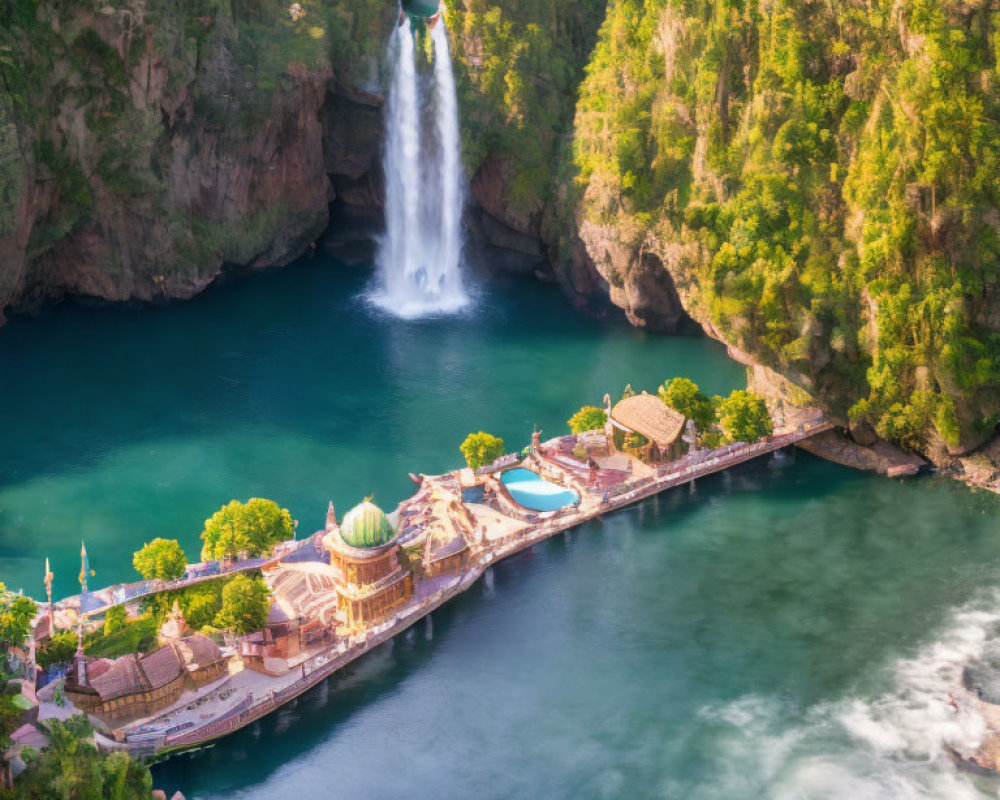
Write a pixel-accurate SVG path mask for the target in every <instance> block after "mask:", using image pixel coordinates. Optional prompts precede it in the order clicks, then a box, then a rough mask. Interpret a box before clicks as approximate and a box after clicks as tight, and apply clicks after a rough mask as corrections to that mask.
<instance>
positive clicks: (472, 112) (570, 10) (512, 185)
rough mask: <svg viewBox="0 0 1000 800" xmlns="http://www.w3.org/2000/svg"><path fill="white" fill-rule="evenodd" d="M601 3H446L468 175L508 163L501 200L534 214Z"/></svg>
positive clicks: (544, 194) (567, 122) (550, 175)
mask: <svg viewBox="0 0 1000 800" xmlns="http://www.w3.org/2000/svg"><path fill="white" fill-rule="evenodd" d="M605 4H606V0H446V5H447V7H448V20H449V24H450V25H451V29H452V34H453V37H454V40H455V44H454V49H455V56H456V58H457V60H458V61H459V62H460V63H461V65H462V69H461V70H460V71H459V76H458V77H459V81H460V83H459V91H460V101H461V104H462V134H463V142H462V144H463V154H464V156H465V160H466V163H467V164H469V165H470V168H471V171H473V172H474V171H475V170H476V169H477V168H478V167H479V166H480V165H481V164H482V163H483V161H484V160H485V159H486V158H487V156H492V157H494V158H497V159H500V160H509V164H510V169H511V172H512V174H511V176H510V179H509V181H508V183H507V186H506V192H507V197H506V198H505V199H506V200H507V201H508V202H509V203H510V204H511V207H512V208H513V209H514V211H515V214H518V215H527V214H531V213H540V212H541V209H542V206H543V203H544V201H545V200H546V199H548V197H549V193H550V190H551V187H552V184H553V179H554V177H555V171H554V165H555V164H556V163H557V158H556V157H557V155H558V154H559V152H560V150H561V148H562V142H563V141H564V140H566V139H567V137H568V136H569V135H570V134H571V131H572V121H573V104H574V102H575V99H576V88H577V85H578V84H579V81H580V77H581V76H582V69H583V65H584V64H585V63H586V60H587V56H588V54H589V53H590V50H591V47H592V46H593V43H594V39H595V36H596V31H597V27H598V25H599V24H600V20H601V19H602V17H603V14H604V7H605Z"/></svg>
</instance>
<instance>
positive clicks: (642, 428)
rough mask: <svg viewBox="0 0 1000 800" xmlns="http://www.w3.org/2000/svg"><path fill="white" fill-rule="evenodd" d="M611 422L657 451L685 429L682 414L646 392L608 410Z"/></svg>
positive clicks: (668, 445) (667, 446) (667, 445)
mask: <svg viewBox="0 0 1000 800" xmlns="http://www.w3.org/2000/svg"><path fill="white" fill-rule="evenodd" d="M611 422H612V424H613V425H615V426H616V427H618V428H621V429H623V430H627V431H634V432H635V433H639V434H641V435H643V436H645V437H646V438H647V439H649V441H651V442H653V444H655V445H656V446H657V447H658V448H659V449H660V450H666V449H667V448H669V447H670V445H672V444H673V443H674V442H675V441H677V439H678V437H679V436H680V435H681V432H682V431H683V430H684V415H683V414H681V413H680V412H678V411H675V410H674V409H672V408H671V407H670V406H668V405H667V404H666V403H664V402H663V401H662V400H661V399H660V398H659V397H655V396H654V395H650V394H646V393H645V392H643V393H642V394H637V395H633V396H632V397H626V398H625V399H624V400H620V401H619V402H618V403H617V404H616V405H615V407H614V408H613V409H611Z"/></svg>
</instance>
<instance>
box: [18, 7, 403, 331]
mask: <svg viewBox="0 0 1000 800" xmlns="http://www.w3.org/2000/svg"><path fill="white" fill-rule="evenodd" d="M33 5H37V9H35V8H32V9H29V11H30V13H29V11H26V12H24V13H22V14H21V15H20V16H18V17H17V18H15V19H12V20H7V21H8V22H10V23H11V24H10V25H8V26H6V27H4V26H3V25H0V27H2V28H3V31H2V32H0V45H4V47H5V49H6V52H8V53H12V54H14V55H13V58H11V59H9V60H10V61H11V62H12V63H7V64H5V65H3V66H0V69H2V70H3V78H4V82H3V83H0V321H2V319H3V316H2V315H3V310H4V309H5V308H7V307H10V306H12V307H14V308H24V307H31V306H35V305H38V304H39V303H41V302H44V301H45V300H48V299H52V298H59V297H62V296H65V295H83V296H90V297H97V298H103V299H109V300H131V299H135V300H142V301H151V300H159V299H166V298H184V297H190V296H192V295H194V294H196V293H197V292H199V291H201V290H202V289H204V288H205V286H207V285H208V284H209V283H211V282H212V281H213V280H214V279H215V278H216V277H217V276H218V275H219V274H220V273H221V272H222V271H223V270H225V269H228V268H232V267H238V268H242V269H258V268H264V267H270V266H274V265H278V264H283V263H286V262H288V261H290V260H292V259H293V258H295V257H296V256H297V255H299V254H300V253H302V252H303V251H304V250H305V249H306V247H307V246H309V245H310V244H311V243H312V242H314V241H315V240H316V238H317V237H318V236H319V235H320V233H321V232H322V231H323V230H324V229H325V227H326V226H327V223H328V221H329V208H330V203H331V201H332V200H333V199H334V198H338V199H339V200H340V201H342V202H343V203H345V204H348V205H352V206H356V207H360V208H368V209H377V208H378V206H379V203H380V199H379V198H380V194H381V190H380V188H379V177H378V176H379V143H380V141H381V112H380V105H381V97H380V96H379V95H378V94H377V89H376V91H374V92H373V91H372V90H371V89H372V86H375V87H377V85H378V83H377V80H373V76H374V78H375V79H377V76H378V69H379V58H380V57H381V54H382V51H383V49H384V41H385V37H386V36H387V34H388V31H389V30H391V25H392V24H393V23H394V21H395V16H396V6H395V3H390V2H387V1H386V0H363V2H361V3H356V4H350V5H352V8H353V11H352V13H353V14H354V15H355V16H354V18H353V19H352V18H351V17H350V16H347V17H342V16H340V14H341V13H342V12H343V11H344V10H345V9H346V8H347V6H348V5H349V4H347V3H346V1H345V2H343V3H335V4H334V6H335V7H332V8H324V9H323V11H325V12H326V13H327V14H328V15H329V16H327V17H326V18H325V19H315V20H310V19H308V18H307V20H298V21H293V20H290V19H289V18H288V15H287V11H286V10H285V9H284V7H283V6H279V5H277V4H262V7H261V8H260V9H259V10H258V11H257V12H256V13H257V17H258V18H254V17H249V18H245V17H242V16H234V13H235V10H236V9H235V7H233V8H232V9H230V8H228V7H227V8H226V10H223V9H222V7H219V8H217V9H214V11H213V13H212V14H209V15H206V16H191V15H190V12H189V10H188V9H187V7H186V6H184V7H182V6H175V5H171V4H168V3H161V2H154V3H149V2H146V3H143V2H139V1H138V0H128V2H126V3H125V4H124V5H122V6H120V7H116V6H108V7H105V8H102V9H100V10H99V11H97V12H95V11H94V10H93V9H92V7H90V6H88V5H85V4H74V3H69V4H58V3H55V2H52V1H51V0H43V2H41V3H38V4H33ZM340 6H343V8H340ZM246 13H247V14H248V15H249V14H250V11H249V10H248V11H247V12H246ZM365 14H367V16H363V15H365ZM282 15H284V17H282ZM331 23H334V24H341V25H342V26H343V29H342V30H334V29H333V28H332V27H330V25H331ZM324 25H325V26H324ZM334 34H336V35H337V38H336V39H335V37H334ZM364 34H367V41H364V40H363V35H364ZM344 35H347V36H348V37H350V36H352V35H353V36H355V37H356V38H355V40H354V41H349V43H344V42H341V41H339V37H340V36H344ZM24 37H30V38H32V39H34V42H33V45H34V46H29V45H27V44H26V43H25V41H24ZM43 48H47V52H45V54H44V55H43V54H42V53H41V50H42V49H43ZM29 92H30V93H31V96H30V102H28V93H29Z"/></svg>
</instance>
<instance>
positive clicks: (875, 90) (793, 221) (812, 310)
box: [573, 0, 1000, 447]
mask: <svg viewBox="0 0 1000 800" xmlns="http://www.w3.org/2000/svg"><path fill="white" fill-rule="evenodd" d="M998 20H1000V17H998V12H997V10H996V8H995V4H993V3H990V2H985V0H979V1H978V2H977V1H972V2H964V1H962V0H903V1H902V2H890V1H889V0H884V1H880V0H866V2H860V1H854V0H837V1H834V0H831V1H830V2H800V1H799V0H773V1H772V2H756V0H612V2H611V3H610V4H609V7H608V12H607V18H606V19H605V21H604V24H603V26H602V28H601V31H600V40H599V43H598V45H597V46H596V48H595V50H594V52H593V55H592V56H591V59H590V62H589V64H588V66H587V77H586V79H585V81H584V83H583V86H582V88H581V92H580V101H579V104H578V107H577V112H576V137H575V141H574V154H573V161H574V166H575V168H576V171H577V175H576V184H577V189H578V192H579V194H580V197H581V203H582V209H583V210H582V213H581V217H582V218H583V219H585V220H588V221H590V222H591V223H592V224H594V225H596V226H598V227H601V228H605V229H612V230H614V231H615V232H616V235H617V236H618V237H625V238H627V240H628V243H629V245H630V246H631V247H632V248H633V249H634V251H636V252H639V251H641V250H643V249H652V250H656V251H657V252H658V253H659V254H660V255H661V256H662V261H663V264H664V267H665V268H666V269H669V271H670V272H671V274H672V275H673V278H674V280H675V282H676V283H677V284H678V287H679V288H680V289H681V291H682V293H684V294H686V296H687V298H688V303H689V306H690V307H689V309H688V310H689V311H690V312H691V313H693V314H694V316H696V317H697V318H698V319H699V320H701V321H702V322H703V323H706V324H708V325H710V326H711V327H713V328H714V329H715V330H717V331H718V332H719V334H721V336H722V337H723V338H725V339H727V340H728V341H730V342H732V343H734V344H736V345H737V346H738V347H740V348H741V349H743V350H745V351H748V352H749V353H751V354H753V355H754V356H755V357H756V358H758V359H761V360H763V361H764V362H765V363H767V364H769V365H771V366H774V367H776V368H778V369H779V370H780V371H782V372H784V373H786V374H789V375H792V376H794V377H796V378H797V379H798V380H799V382H800V383H802V384H804V385H805V386H807V387H809V388H811V389H813V390H814V391H815V392H816V394H817V395H818V396H819V397H820V398H822V399H823V400H825V401H827V402H830V403H831V404H832V405H833V407H834V408H835V409H837V410H839V411H841V412H849V413H850V414H851V415H852V416H854V417H856V418H860V417H864V418H867V419H869V420H870V421H871V422H872V423H874V425H875V427H876V428H877V430H878V432H879V433H880V434H881V435H883V436H884V437H886V438H889V439H894V440H897V441H902V442H904V443H907V444H910V445H912V446H918V447H922V446H925V445H927V444H928V440H929V439H932V438H934V437H935V436H937V437H940V439H942V440H943V441H944V442H946V443H947V444H948V445H951V446H958V445H960V444H965V445H969V444H974V443H975V442H977V441H981V439H982V438H983V437H984V436H985V435H987V434H989V433H990V432H991V431H992V430H993V429H994V427H995V425H996V422H997V414H998V410H1000V394H998V391H997V390H998V388H1000V336H998V331H1000V318H998V317H997V316H996V312H995V310H994V309H995V307H996V302H995V299H996V285H997V278H998V268H1000V264H998V256H1000V240H998V227H1000V214H998V208H997V203H998V200H1000V197H998V192H1000V183H998V178H1000V126H998V121H1000V118H998V111H1000V108H998V100H1000V72H998V64H997V55H998V52H1000V33H998V31H997V22H998ZM597 266H598V268H599V269H601V270H602V272H604V273H605V274H606V277H607V278H608V279H609V281H611V282H612V283H613V282H614V281H616V280H621V279H622V276H621V275H617V274H615V269H616V268H618V269H621V265H620V264H619V265H615V264H611V263H605V264H602V263H601V262H600V259H599V258H598V259H597ZM625 268H626V269H627V268H628V267H627V265H626V267H625Z"/></svg>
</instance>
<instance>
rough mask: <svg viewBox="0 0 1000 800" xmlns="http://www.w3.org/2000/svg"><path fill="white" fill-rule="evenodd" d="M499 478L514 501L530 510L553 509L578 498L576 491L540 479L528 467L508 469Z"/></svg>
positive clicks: (569, 503)
mask: <svg viewBox="0 0 1000 800" xmlns="http://www.w3.org/2000/svg"><path fill="white" fill-rule="evenodd" d="M500 480H501V481H502V482H503V485H504V486H506V487H507V491H508V492H510V496H511V497H513V498H514V501H515V502H517V503H519V504H520V505H522V506H524V507H525V508H530V509H531V510H532V511H555V510H556V509H557V508H563V507H564V506H569V505H572V504H573V503H575V502H577V501H578V500H579V499H580V497H579V495H577V493H576V492H574V491H572V490H571V489H565V488H563V487H562V486H557V485H556V484H554V483H549V482H548V481H545V480H542V479H541V478H540V477H539V476H538V475H537V474H536V473H534V472H532V471H531V470H530V469H521V468H517V469H509V470H507V471H506V472H504V473H503V474H502V475H501V476H500Z"/></svg>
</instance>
